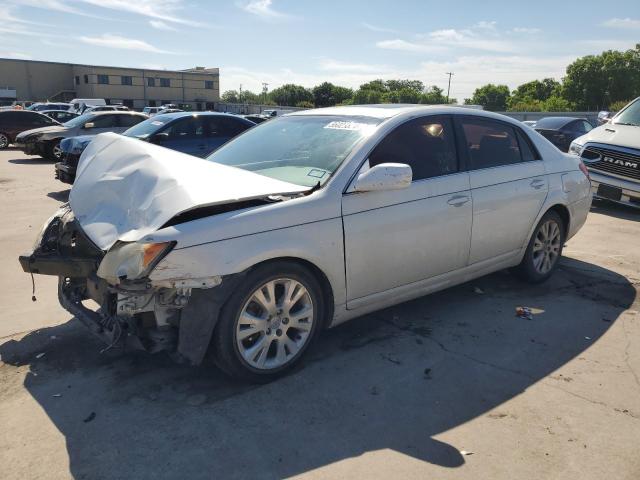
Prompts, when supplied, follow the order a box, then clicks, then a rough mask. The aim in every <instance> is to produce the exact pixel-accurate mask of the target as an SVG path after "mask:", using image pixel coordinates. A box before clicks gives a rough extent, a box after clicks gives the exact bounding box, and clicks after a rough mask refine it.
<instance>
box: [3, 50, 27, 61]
mask: <svg viewBox="0 0 640 480" xmlns="http://www.w3.org/2000/svg"><path fill="white" fill-rule="evenodd" d="M0 57H2V58H15V59H17V60H31V59H32V58H33V57H31V55H27V54H26V53H21V52H5V51H0Z"/></svg>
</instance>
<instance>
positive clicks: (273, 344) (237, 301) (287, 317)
mask: <svg viewBox="0 0 640 480" xmlns="http://www.w3.org/2000/svg"><path fill="white" fill-rule="evenodd" d="M325 311H326V308H325V299H324V297H323V294H322V288H321V286H320V283H319V282H318V280H317V279H316V277H315V276H314V275H313V274H312V273H311V272H310V271H309V270H308V269H306V268H304V267H303V266H301V265H299V264H297V263H294V262H285V261H282V262H274V263H269V264H265V265H262V266H259V267H257V268H256V269H254V270H252V271H251V272H249V273H248V274H247V277H246V279H245V281H244V282H243V283H242V285H241V286H240V287H239V288H238V289H236V291H235V292H234V293H233V294H232V295H231V297H230V298H229V300H228V301H227V303H226V304H225V305H224V307H223V308H222V310H221V312H220V318H219V320H218V325H217V326H216V330H215V332H214V337H213V348H214V358H215V362H216V364H217V365H218V367H219V368H220V369H221V370H223V371H224V372H225V373H227V374H228V375H230V376H232V377H235V378H239V379H242V380H245V381H250V382H256V383H266V382H269V381H271V380H273V379H275V378H277V377H279V376H281V375H283V374H284V373H286V372H287V371H289V370H290V369H291V368H293V367H294V365H296V364H297V363H298V362H299V361H300V360H301V359H302V357H303V355H304V353H305V352H306V351H307V349H308V348H309V346H310V345H311V343H312V342H313V340H314V339H315V337H316V336H317V332H318V331H319V330H320V329H321V325H322V323H323V322H324V315H325Z"/></svg>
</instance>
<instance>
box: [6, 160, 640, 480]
mask: <svg viewBox="0 0 640 480" xmlns="http://www.w3.org/2000/svg"><path fill="white" fill-rule="evenodd" d="M0 189H1V191H2V198H3V208H2V212H3V222H2V225H1V226H0V247H1V248H0V259H1V261H2V264H3V265H4V273H3V275H2V276H1V277H0V299H1V304H2V306H3V312H2V321H1V322H0V355H1V362H0V399H1V402H2V405H3V408H2V409H1V410H0V425H2V428H1V430H0V465H2V470H1V472H2V473H1V474H0V476H1V477H2V478H56V479H57V478H88V479H99V478H154V477H157V476H159V475H161V476H162V477H176V478H178V477H179V478H225V479H226V478H256V477H266V478H281V477H292V476H300V477H304V478H464V479H479V478H493V479H502V478H504V479H510V478H558V479H573V478H575V479H578V478H580V479H602V478H615V479H621V480H622V479H637V478H639V476H640V457H639V456H638V454H637V450H638V441H639V440H640V302H639V301H638V298H637V294H638V287H639V286H640V250H639V249H638V238H639V236H640V223H639V221H640V212H638V211H634V210H632V209H630V208H626V207H623V206H617V205H613V204H607V203H602V202H596V203H594V206H593V208H592V211H591V214H590V216H589V218H588V220H587V224H586V225H585V227H584V228H583V229H582V230H581V231H580V232H579V233H578V235H577V236H576V237H575V238H573V239H572V240H571V241H570V242H569V243H568V244H567V247H566V248H565V251H564V254H565V258H564V259H563V261H562V264H561V268H560V269H559V271H558V272H557V273H556V275H555V276H554V277H553V278H552V279H551V280H550V281H548V282H547V283H544V284H541V285H537V286H531V285H528V284H524V283H521V282H520V281H518V280H516V279H515V278H514V277H512V276H511V275H510V274H509V273H508V272H501V273H497V274H493V275H491V276H488V277H484V278H481V279H479V280H477V281H474V282H471V283H468V284H464V285H461V286H459V287H456V288H453V289H449V290H446V291H444V292H441V293H437V294H434V295H431V296H428V297H424V298H421V299H418V300H415V301H412V302H409V303H405V304H401V305H398V306H396V307H393V308H389V309H386V310H383V311H380V312H377V313H374V314H371V315H367V316H365V317H362V318H360V319H357V320H354V321H351V322H349V323H347V324H344V325H342V326H340V327H338V328H335V329H333V330H330V331H327V332H325V333H324V335H323V336H322V337H321V339H320V341H319V342H318V344H317V345H316V346H315V347H314V349H313V351H312V352H311V355H310V358H309V359H308V361H307V362H305V363H304V365H303V366H302V367H301V368H298V369H296V371H295V372H293V373H292V374H291V375H289V376H287V377H285V378H283V379H281V380H278V381H276V382H274V383H271V384H268V385H264V386H247V385H243V384H238V383H233V382H231V381H229V380H227V379H226V377H224V376H223V375H222V374H221V373H220V372H218V371H217V370H216V369H215V368H214V367H213V366H211V365H208V364H207V365H204V366H201V367H198V368H190V367H186V366H180V365H176V364H174V363H173V362H172V361H171V360H170V359H169V358H168V357H166V356H164V355H155V356H152V355H147V354H144V353H134V352H122V351H121V350H116V349H112V350H109V351H106V352H103V353H101V350H102V349H103V348H104V347H103V345H102V344H100V343H99V342H98V341H97V340H95V339H94V338H92V337H91V336H90V334H89V332H88V331H87V330H86V329H85V328H84V327H83V326H82V325H81V324H80V323H79V322H78V321H76V320H74V319H72V318H71V317H70V315H69V314H68V313H67V312H66V311H64V310H63V309H62V308H61V307H60V306H59V305H58V302H57V298H56V281H55V279H53V278H48V277H43V276H37V278H36V297H37V301H36V302H32V300H31V289H32V285H31V279H30V277H29V276H28V275H26V274H24V273H23V272H22V271H21V269H20V266H19V264H18V262H17V257H18V255H19V254H20V253H22V252H23V251H26V250H28V249H29V248H30V246H31V245H32V243H33V241H34V239H35V237H36V234H37V232H38V230H39V228H40V227H41V225H42V223H43V222H44V221H45V220H46V219H47V218H48V217H49V216H50V215H51V213H52V212H53V211H54V210H55V209H56V208H57V207H58V206H59V205H60V204H61V203H62V202H64V201H66V199H67V197H68V188H67V186H66V185H64V184H62V183H60V182H59V181H57V180H55V179H54V178H53V165H52V163H51V162H49V161H45V160H42V159H40V158H39V157H28V156H25V155H23V154H22V153H21V152H19V151H17V150H6V151H3V152H1V153H0ZM518 306H527V307H531V308H532V309H533V312H534V315H533V319H532V320H526V319H522V318H518V317H516V315H515V310H516V308H517V307H518Z"/></svg>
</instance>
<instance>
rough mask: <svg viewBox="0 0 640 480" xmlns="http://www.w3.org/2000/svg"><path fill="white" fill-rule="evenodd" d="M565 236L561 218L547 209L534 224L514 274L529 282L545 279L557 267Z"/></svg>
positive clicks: (538, 281)
mask: <svg viewBox="0 0 640 480" xmlns="http://www.w3.org/2000/svg"><path fill="white" fill-rule="evenodd" d="M565 238H566V232H565V226H564V222H563V221H562V218H561V217H560V215H558V213H556V212H555V211H553V210H549V211H548V212H547V213H545V214H544V216H543V217H542V218H541V219H540V221H539V222H538V225H536V228H535V229H534V231H533V235H531V239H530V240H529V245H527V251H526V252H525V254H524V258H523V259H522V262H520V265H518V266H517V267H516V268H515V272H516V274H517V275H518V276H519V277H520V278H522V279H523V280H526V281H528V282H530V283H541V282H544V281H545V280H547V279H548V278H549V277H550V276H551V275H552V274H553V272H554V271H555V269H556V268H557V267H558V262H559V261H560V257H561V256H562V249H563V247H564V241H565Z"/></svg>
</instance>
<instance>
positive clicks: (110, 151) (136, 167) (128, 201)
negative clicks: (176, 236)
mask: <svg viewBox="0 0 640 480" xmlns="http://www.w3.org/2000/svg"><path fill="white" fill-rule="evenodd" d="M306 189H307V188H306V187H302V186H300V185H295V184H292V183H288V182H282V181H280V180H275V179H272V178H269V177H265V176H263V175H259V174H256V173H253V172H250V171H247V170H242V169H239V168H235V167H229V166H226V165H221V164H218V163H215V162H210V161H208V160H204V159H200V158H197V157H193V156H191V155H186V154H184V153H180V152H176V151H174V150H169V149H167V148H164V147H159V146H156V145H152V144H149V143H147V142H144V141H141V140H137V139H133V138H128V137H123V136H121V135H117V134H115V133H104V134H101V135H98V136H96V138H95V139H94V140H93V141H92V142H91V143H90V144H89V145H88V146H87V148H86V150H85V151H84V152H83V154H82V156H81V158H80V162H79V165H78V170H77V173H76V180H75V182H74V185H73V188H72V189H71V194H70V196H69V203H70V205H71V209H72V210H73V212H74V214H75V216H76V218H77V219H78V221H79V223H80V225H81V226H82V229H83V230H84V232H85V233H86V234H87V235H88V236H89V238H90V239H91V240H92V241H93V242H94V243H95V244H96V245H97V246H98V247H99V248H101V249H102V250H108V249H109V248H110V247H111V246H112V245H113V244H114V243H115V242H116V241H118V240H120V241H125V242H127V241H137V240H140V239H141V238H143V237H144V236H145V235H148V234H150V233H152V232H155V231H156V230H158V229H159V228H161V227H162V226H163V225H164V224H165V223H167V222H168V221H169V220H171V219H172V218H173V217H174V216H176V215H178V214H180V213H183V212H186V211H188V210H192V209H194V208H197V207H204V206H210V205H217V204H223V203H229V202H238V201H240V200H249V199H252V198H259V197H265V196H268V195H274V194H279V193H292V192H301V191H304V190H306Z"/></svg>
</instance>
